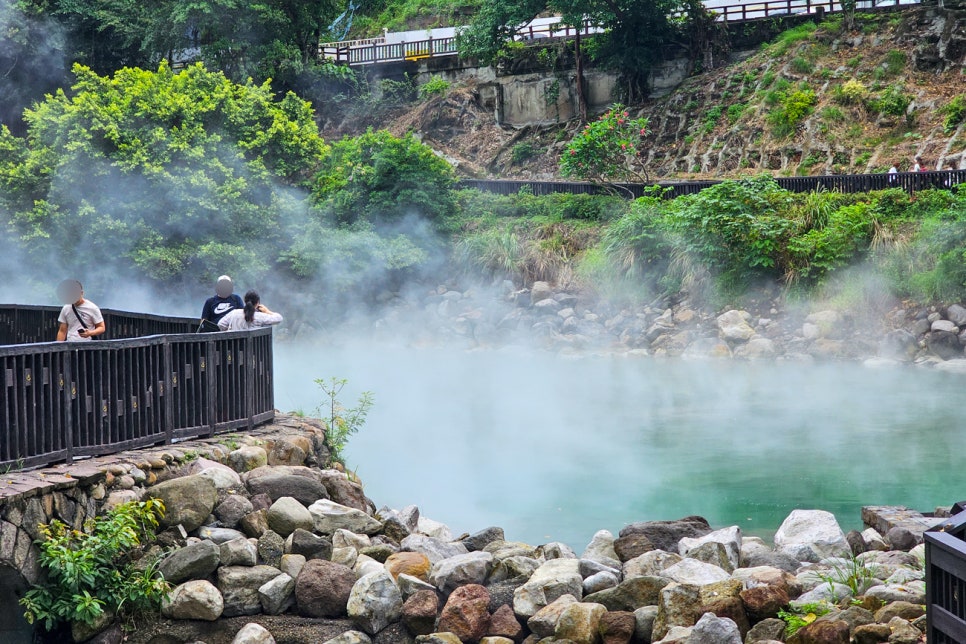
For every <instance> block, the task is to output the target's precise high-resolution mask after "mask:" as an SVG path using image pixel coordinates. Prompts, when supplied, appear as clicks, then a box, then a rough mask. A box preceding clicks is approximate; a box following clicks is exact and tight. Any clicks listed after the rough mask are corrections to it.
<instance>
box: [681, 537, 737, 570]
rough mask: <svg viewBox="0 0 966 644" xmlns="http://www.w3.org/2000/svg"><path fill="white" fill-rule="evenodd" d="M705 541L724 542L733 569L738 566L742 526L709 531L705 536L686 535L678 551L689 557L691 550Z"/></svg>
mask: <svg viewBox="0 0 966 644" xmlns="http://www.w3.org/2000/svg"><path fill="white" fill-rule="evenodd" d="M704 543H720V544H722V545H723V546H724V547H725V552H726V553H727V555H728V561H729V562H731V569H732V570H734V569H735V568H737V567H738V565H739V563H740V560H741V528H739V527H738V526H731V527H728V528H722V529H720V530H715V531H714V532H709V533H708V534H706V535H704V536H703V537H684V538H682V539H681V540H680V541H679V542H678V552H680V553H681V555H682V556H684V557H687V556H688V553H689V552H691V551H692V550H694V549H695V548H697V547H698V546H700V545H701V544H704Z"/></svg>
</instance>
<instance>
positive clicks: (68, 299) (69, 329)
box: [57, 280, 107, 342]
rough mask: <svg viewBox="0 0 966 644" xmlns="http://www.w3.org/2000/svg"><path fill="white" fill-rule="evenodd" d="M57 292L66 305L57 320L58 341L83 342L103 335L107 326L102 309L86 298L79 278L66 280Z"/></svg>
mask: <svg viewBox="0 0 966 644" xmlns="http://www.w3.org/2000/svg"><path fill="white" fill-rule="evenodd" d="M57 294H58V295H59V296H60V301H61V302H64V303H65V304H64V307H63V308H62V309H61V310H60V315H59V316H58V317H57V322H59V323H60V326H59V327H58V329H57V341H58V342H64V341H65V340H66V341H67V342H83V341H89V340H91V339H93V338H95V337H97V336H99V335H102V334H103V333H104V331H106V330H107V328H106V327H105V326H104V316H103V315H101V309H100V308H98V306H97V305H96V304H94V303H93V302H91V301H90V300H85V299H84V287H83V286H82V285H81V283H80V282H78V281H77V280H64V281H63V282H61V283H60V285H59V286H58V287H57Z"/></svg>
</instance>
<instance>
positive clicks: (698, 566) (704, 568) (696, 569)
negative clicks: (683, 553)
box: [661, 559, 731, 586]
mask: <svg viewBox="0 0 966 644" xmlns="http://www.w3.org/2000/svg"><path fill="white" fill-rule="evenodd" d="M661 576H662V577H664V578H666V579H670V580H671V581H676V582H678V583H679V584H690V585H692V586H705V585H707V584H713V583H716V582H719V581H724V580H725V579H730V578H731V575H729V574H728V573H726V572H725V571H724V570H722V569H721V568H719V567H718V566H715V565H712V564H709V563H704V562H703V561H698V560H697V559H682V560H681V561H679V562H677V563H676V564H674V565H673V566H668V567H667V568H665V569H664V570H663V571H662V572H661Z"/></svg>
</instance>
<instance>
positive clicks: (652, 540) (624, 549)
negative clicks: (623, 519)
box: [614, 516, 711, 561]
mask: <svg viewBox="0 0 966 644" xmlns="http://www.w3.org/2000/svg"><path fill="white" fill-rule="evenodd" d="M709 532H711V526H710V525H709V524H708V521H707V520H706V519H704V518H702V517H697V516H690V517H684V518H683V519H678V520H676V521H643V522H639V523H632V524H630V525H628V526H625V527H624V528H623V529H622V530H621V531H620V534H619V536H618V537H617V540H616V541H614V551H615V552H616V553H617V556H618V557H619V558H620V560H621V561H628V560H630V559H633V558H634V557H637V556H639V555H642V554H644V553H645V552H650V551H651V550H664V551H666V552H677V551H678V542H679V541H680V540H681V539H683V538H685V537H703V536H704V535H706V534H708V533H709Z"/></svg>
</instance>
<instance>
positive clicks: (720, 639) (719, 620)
mask: <svg viewBox="0 0 966 644" xmlns="http://www.w3.org/2000/svg"><path fill="white" fill-rule="evenodd" d="M690 641H692V642H701V644H742V639H741V632H740V631H739V630H738V625H737V624H735V623H734V622H733V621H731V620H730V619H728V618H726V617H717V616H715V615H713V614H711V613H705V614H704V615H702V616H701V619H699V620H698V621H697V623H696V624H695V625H694V628H693V629H691V639H690Z"/></svg>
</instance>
